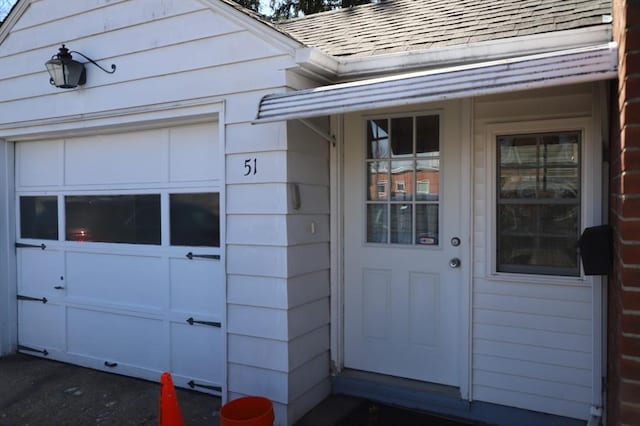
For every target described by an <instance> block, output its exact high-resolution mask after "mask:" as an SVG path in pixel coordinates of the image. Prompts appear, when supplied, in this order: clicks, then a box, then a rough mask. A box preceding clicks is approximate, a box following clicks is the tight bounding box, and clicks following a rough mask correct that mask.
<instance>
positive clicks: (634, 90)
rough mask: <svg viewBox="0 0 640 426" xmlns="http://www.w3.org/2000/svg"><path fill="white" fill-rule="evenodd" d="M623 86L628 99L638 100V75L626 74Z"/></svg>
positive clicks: (639, 95)
mask: <svg viewBox="0 0 640 426" xmlns="http://www.w3.org/2000/svg"><path fill="white" fill-rule="evenodd" d="M624 85H625V91H626V93H627V96H629V99H640V75H637V74H634V75H632V74H631V73H628V74H627V79H626V80H625V82H624Z"/></svg>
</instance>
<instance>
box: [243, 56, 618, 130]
mask: <svg viewBox="0 0 640 426" xmlns="http://www.w3.org/2000/svg"><path fill="white" fill-rule="evenodd" d="M617 64H618V59H617V48H616V46H615V44H613V43H609V44H604V45H598V46H591V47H585V48H578V49H570V50H563V51H557V52H551V53H544V54H537V55H529V56H522V57H516V58H509V59H503V60H497V61H489V62H482V63H476V64H470V65H462V66H457V67H450V68H441V69H435V70H428V71H421V72H413V73H406V74H399V75H394V76H388V77H382V78H374V79H368V80H361V81H355V82H351V83H344V84H335V85H329V86H322V87H317V88H314V89H306V90H299V91H294V92H290V93H276V94H271V95H267V96H265V97H264V98H263V99H262V100H261V102H260V106H259V109H258V116H257V118H256V120H255V122H256V123H265V122H274V121H281V120H290V119H302V118H310V117H317V116H323V115H331V114H342V113H348V112H354V111H361V110H365V109H375V108H388V107H395V106H401V105H413V104H418V103H424V102H433V101H438V100H444V99H459V98H465V97H470V96H480V95H488V94H494V93H503V92H512V91H518V90H528V89H536V88H542V87H548V86H558V85H563V84H574V83H584V82H589V81H598V80H608V79H613V78H616V77H617Z"/></svg>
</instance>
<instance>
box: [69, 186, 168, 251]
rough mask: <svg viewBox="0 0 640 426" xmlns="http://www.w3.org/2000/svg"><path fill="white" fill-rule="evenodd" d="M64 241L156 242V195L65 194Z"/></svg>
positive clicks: (158, 242) (158, 237)
mask: <svg viewBox="0 0 640 426" xmlns="http://www.w3.org/2000/svg"><path fill="white" fill-rule="evenodd" d="M64 200H65V210H66V239H67V241H94V242H102V243H128V244H160V195H158V194H145V195H81V196H66V197H65V199H64Z"/></svg>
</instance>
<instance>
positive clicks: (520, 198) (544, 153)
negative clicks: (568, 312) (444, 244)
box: [496, 131, 581, 276]
mask: <svg viewBox="0 0 640 426" xmlns="http://www.w3.org/2000/svg"><path fill="white" fill-rule="evenodd" d="M580 139H581V134H580V132H577V131H567V132H557V133H537V134H526V135H504V136H498V137H497V148H498V149H497V180H498V181H497V191H496V193H497V220H496V223H497V257H496V258H497V265H496V266H497V268H496V269H497V271H498V272H515V273H527V274H544V275H566V276H577V275H579V273H580V267H579V259H578V251H577V243H578V238H579V232H580V203H581V188H580V144H581V141H580Z"/></svg>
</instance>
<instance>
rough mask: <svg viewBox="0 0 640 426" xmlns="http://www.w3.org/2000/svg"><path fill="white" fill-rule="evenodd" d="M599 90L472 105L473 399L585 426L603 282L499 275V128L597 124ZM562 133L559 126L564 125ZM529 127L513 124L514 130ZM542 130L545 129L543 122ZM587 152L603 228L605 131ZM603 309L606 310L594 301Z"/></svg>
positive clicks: (587, 219) (587, 213) (594, 218)
mask: <svg viewBox="0 0 640 426" xmlns="http://www.w3.org/2000/svg"><path fill="white" fill-rule="evenodd" d="M592 96H593V95H592V86H590V85H576V86H566V87H560V88H553V89H546V90H539V91H530V92H524V93H518V94H506V95H495V96H487V97H482V98H477V99H475V104H474V117H475V121H474V132H475V134H474V171H473V173H474V174H473V180H474V201H473V202H474V222H473V229H474V230H475V232H474V235H473V240H474V247H473V258H474V266H473V294H472V299H473V313H472V315H473V325H472V327H473V329H472V336H473V344H472V350H473V354H472V360H473V363H472V380H471V381H472V397H473V399H475V400H479V401H488V402H493V403H497V404H502V405H510V406H515V407H520V408H525V409H530V410H536V411H542V412H548V413H553V414H558V415H563V416H569V417H576V418H580V419H587V418H588V417H589V408H590V405H591V403H592V394H593V390H594V386H596V388H599V387H598V385H594V382H595V379H594V356H595V355H594V351H593V346H594V344H593V342H594V329H597V327H595V326H594V321H595V323H596V324H597V323H598V322H599V318H594V317H593V316H594V314H593V312H594V294H595V293H594V286H596V285H598V281H597V280H594V279H592V278H590V277H586V278H585V279H577V278H571V277H569V278H567V279H551V278H547V277H537V278H536V277H535V276H531V275H528V276H527V275H517V274H502V275H500V274H495V273H493V271H492V265H493V263H495V258H494V256H493V253H492V251H493V248H492V244H491V241H493V240H495V229H494V226H493V224H492V221H491V215H492V214H493V213H492V212H493V211H494V207H493V206H494V205H495V199H494V197H493V195H492V190H493V186H494V185H495V180H494V179H493V175H492V172H491V169H492V168H494V167H495V166H494V164H495V162H496V159H495V154H494V148H493V145H495V139H494V138H491V136H490V134H491V132H490V129H491V128H492V126H502V127H504V126H506V127H509V126H510V124H505V123H525V122H527V123H529V126H536V123H539V122H541V121H544V122H547V123H549V122H551V121H552V120H561V121H560V123H562V120H566V123H567V125H566V129H565V130H572V129H573V128H574V127H573V126H575V123H576V122H578V121H576V120H580V119H581V118H582V119H583V120H582V122H586V123H593V122H594V121H595V120H599V116H596V117H593V116H592V109H593V103H594V99H593V97H592ZM555 122H556V123H558V121H555ZM560 125H561V126H562V124H560ZM519 128H521V129H524V128H525V125H524V124H523V125H522V127H519V126H517V125H516V126H515V127H513V130H512V132H514V133H517V132H518V129H519ZM541 128H544V125H542V127H541ZM593 128H594V127H593V126H592V125H591V124H589V125H588V126H587V128H586V130H587V135H589V136H590V139H587V140H584V141H583V145H582V151H581V155H582V161H583V164H582V167H583V181H582V184H583V187H582V197H583V217H582V226H583V227H584V226H591V225H594V224H599V222H598V221H599V217H598V216H599V214H597V213H596V211H599V210H600V209H599V205H600V202H601V195H600V193H599V188H600V187H599V179H600V176H601V175H600V173H599V171H598V170H596V169H597V168H599V167H600V163H599V162H598V161H597V159H598V158H599V155H600V150H601V147H600V146H599V143H600V139H599V137H600V134H599V133H597V134H595V133H594V132H593V131H592V130H593ZM595 303H596V304H598V303H600V302H599V301H597V300H596V301H595Z"/></svg>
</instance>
